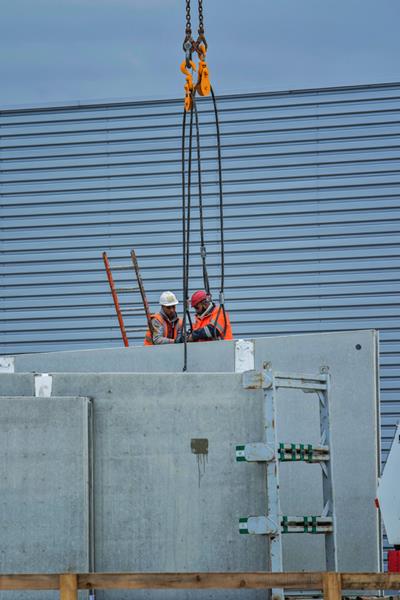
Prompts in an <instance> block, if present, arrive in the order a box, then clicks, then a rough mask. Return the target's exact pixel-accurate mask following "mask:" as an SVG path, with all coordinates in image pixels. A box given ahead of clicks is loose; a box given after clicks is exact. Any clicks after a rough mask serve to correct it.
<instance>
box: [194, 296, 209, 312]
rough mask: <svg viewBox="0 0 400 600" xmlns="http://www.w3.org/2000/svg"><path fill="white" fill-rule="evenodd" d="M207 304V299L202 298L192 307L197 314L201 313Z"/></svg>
mask: <svg viewBox="0 0 400 600" xmlns="http://www.w3.org/2000/svg"><path fill="white" fill-rule="evenodd" d="M208 305H209V302H208V300H202V301H201V302H199V303H198V304H196V306H195V307H194V310H195V311H196V313H197V314H198V315H201V314H202V313H203V312H204V311H205V310H206V309H207V308H208Z"/></svg>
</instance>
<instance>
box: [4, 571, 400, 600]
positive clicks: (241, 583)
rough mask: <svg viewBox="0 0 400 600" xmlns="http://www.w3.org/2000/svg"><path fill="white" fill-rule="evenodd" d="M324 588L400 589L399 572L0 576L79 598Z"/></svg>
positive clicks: (8, 586)
mask: <svg viewBox="0 0 400 600" xmlns="http://www.w3.org/2000/svg"><path fill="white" fill-rule="evenodd" d="M276 587H278V588H284V589H285V588H286V589H298V590H323V592H324V600H341V595H342V589H343V590H386V591H388V590H399V589H400V573H334V572H328V573H321V572H309V573H304V572H301V573H270V572H265V571H262V572H243V573H242V572H231V571H230V572H228V573H202V572H196V573H80V574H78V575H77V574H74V573H66V574H62V575H57V574H44V573H42V574H4V575H0V590H57V589H59V590H60V600H77V596H78V593H77V591H78V589H84V590H87V589H104V590H113V589H114V590H118V589H119V590H122V589H126V590H129V589H136V590H137V589H149V590H150V589H153V590H156V589H198V590H201V589H272V588H276Z"/></svg>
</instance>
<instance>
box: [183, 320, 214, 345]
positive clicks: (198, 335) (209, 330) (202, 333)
mask: <svg viewBox="0 0 400 600" xmlns="http://www.w3.org/2000/svg"><path fill="white" fill-rule="evenodd" d="M220 337H221V332H220V330H219V329H218V327H216V326H215V325H212V324H211V323H209V324H208V325H206V326H205V327H200V329H196V330H195V331H192V333H191V336H190V338H191V339H190V340H189V341H190V342H198V341H200V340H206V341H212V340H215V339H219V338H220Z"/></svg>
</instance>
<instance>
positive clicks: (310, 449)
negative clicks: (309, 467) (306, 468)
mask: <svg viewBox="0 0 400 600" xmlns="http://www.w3.org/2000/svg"><path fill="white" fill-rule="evenodd" d="M307 450H308V462H312V459H313V447H312V444H308V446H307Z"/></svg>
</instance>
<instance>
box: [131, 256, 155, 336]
mask: <svg viewBox="0 0 400 600" xmlns="http://www.w3.org/2000/svg"><path fill="white" fill-rule="evenodd" d="M131 260H132V264H133V268H134V269H135V273H136V279H137V282H138V286H139V291H140V295H141V297H142V302H143V307H144V312H145V313H146V319H147V325H148V328H149V331H150V335H151V340H152V341H153V334H154V331H153V323H152V322H151V313H150V307H149V303H148V301H147V296H146V293H145V291H144V285H143V280H142V276H141V274H140V269H139V263H138V260H137V257H136V252H135V251H134V250H133V249H132V250H131Z"/></svg>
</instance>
